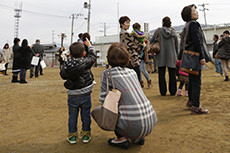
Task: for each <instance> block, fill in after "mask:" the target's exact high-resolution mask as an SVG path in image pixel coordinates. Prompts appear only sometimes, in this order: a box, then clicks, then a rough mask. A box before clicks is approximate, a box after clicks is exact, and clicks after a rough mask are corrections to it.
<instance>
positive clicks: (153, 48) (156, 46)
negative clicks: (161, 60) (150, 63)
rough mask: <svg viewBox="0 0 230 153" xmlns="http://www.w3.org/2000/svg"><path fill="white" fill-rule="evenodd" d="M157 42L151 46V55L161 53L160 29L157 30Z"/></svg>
mask: <svg viewBox="0 0 230 153" xmlns="http://www.w3.org/2000/svg"><path fill="white" fill-rule="evenodd" d="M156 37H157V41H155V42H153V43H152V44H151V45H150V50H149V51H150V52H151V53H159V52H160V49H161V48H160V28H158V29H157V36H156Z"/></svg>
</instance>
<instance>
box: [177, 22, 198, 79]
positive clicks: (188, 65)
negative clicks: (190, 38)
mask: <svg viewBox="0 0 230 153" xmlns="http://www.w3.org/2000/svg"><path fill="white" fill-rule="evenodd" d="M188 27H189V23H187V27H186V32H185V37H184V46H183V55H182V60H181V66H180V70H181V71H183V72H187V73H190V74H193V75H199V71H200V53H198V52H195V51H188V50H185V44H186V37H187V35H188Z"/></svg>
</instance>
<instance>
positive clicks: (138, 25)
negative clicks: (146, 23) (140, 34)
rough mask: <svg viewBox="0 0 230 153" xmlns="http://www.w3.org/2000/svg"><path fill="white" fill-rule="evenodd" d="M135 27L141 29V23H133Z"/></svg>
mask: <svg viewBox="0 0 230 153" xmlns="http://www.w3.org/2000/svg"><path fill="white" fill-rule="evenodd" d="M133 29H138V30H139V29H141V25H140V24H139V23H137V22H136V23H134V24H133Z"/></svg>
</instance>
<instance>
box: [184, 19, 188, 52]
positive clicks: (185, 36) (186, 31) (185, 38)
mask: <svg viewBox="0 0 230 153" xmlns="http://www.w3.org/2000/svg"><path fill="white" fill-rule="evenodd" d="M189 24H190V22H188V23H187V24H186V30H185V35H184V46H183V50H185V45H186V40H187V36H188V27H189Z"/></svg>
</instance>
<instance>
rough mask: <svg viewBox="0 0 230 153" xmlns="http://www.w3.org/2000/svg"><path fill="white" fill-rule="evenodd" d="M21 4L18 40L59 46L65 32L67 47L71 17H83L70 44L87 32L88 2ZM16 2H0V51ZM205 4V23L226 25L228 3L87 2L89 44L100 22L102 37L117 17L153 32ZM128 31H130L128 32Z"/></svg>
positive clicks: (9, 36) (32, 0)
mask: <svg viewBox="0 0 230 153" xmlns="http://www.w3.org/2000/svg"><path fill="white" fill-rule="evenodd" d="M19 2H22V12H21V16H22V17H21V18H20V20H19V38H20V39H21V40H22V39H27V40H28V41H29V43H30V44H33V43H34V42H35V40H36V39H40V40H41V43H43V44H49V43H52V40H53V39H52V36H53V35H54V41H55V42H56V43H60V40H61V38H60V34H61V33H65V34H66V36H67V37H66V38H65V40H64V43H65V44H66V45H69V44H70V37H71V36H70V35H71V24H72V20H71V18H70V16H71V15H72V14H83V16H79V17H78V18H77V19H75V20H74V38H73V39H74V41H76V40H77V35H78V34H79V33H81V32H82V33H84V32H87V20H86V19H85V18H87V17H88V9H85V8H83V4H84V2H89V0H59V1H58V0H39V1H38V0H19ZM17 3H18V0H0V48H2V47H3V46H4V44H5V43H6V42H7V43H9V44H10V45H13V44H12V42H13V39H14V23H15V18H14V15H15V12H14V8H16V6H17V5H16V4H17ZM203 3H204V4H207V5H206V7H207V8H208V9H209V10H208V11H206V18H207V23H208V24H223V23H230V15H229V14H230V1H229V0H160V1H154V0H91V17H90V18H91V20H90V35H91V39H92V41H95V37H96V36H103V35H104V32H103V29H104V23H106V35H113V34H117V33H118V29H119V27H118V18H119V17H120V16H123V15H127V16H129V18H130V19H131V25H132V24H133V23H135V22H139V23H140V24H141V25H142V26H143V25H144V23H149V29H150V30H153V29H156V28H158V27H160V26H161V23H162V18H164V17H165V16H169V17H170V18H171V21H172V26H178V25H183V24H184V21H183V20H182V19H181V15H180V14H181V10H182V9H183V7H184V6H186V5H190V4H195V5H197V6H198V5H199V4H203ZM200 9H202V8H201V7H199V6H198V9H197V10H198V13H199V19H198V22H200V23H202V24H204V14H203V12H202V11H199V10H200ZM130 30H131V29H130Z"/></svg>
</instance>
